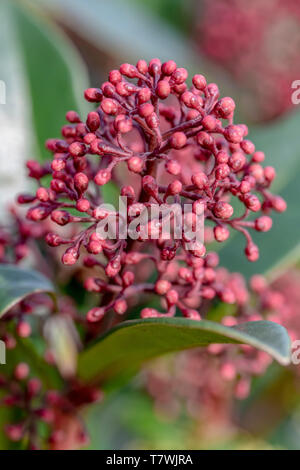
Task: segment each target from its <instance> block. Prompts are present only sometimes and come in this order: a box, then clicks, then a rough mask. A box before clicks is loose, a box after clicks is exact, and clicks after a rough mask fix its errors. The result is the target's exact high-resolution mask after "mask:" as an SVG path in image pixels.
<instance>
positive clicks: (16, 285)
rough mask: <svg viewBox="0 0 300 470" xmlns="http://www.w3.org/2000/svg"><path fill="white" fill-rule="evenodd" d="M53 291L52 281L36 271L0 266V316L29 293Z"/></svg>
mask: <svg viewBox="0 0 300 470" xmlns="http://www.w3.org/2000/svg"><path fill="white" fill-rule="evenodd" d="M39 292H47V293H53V292H54V287H53V285H52V283H51V282H50V281H49V279H47V278H46V277H45V276H43V275H42V274H41V273H39V272H37V271H31V270H29V269H23V268H17V267H15V266H11V265H1V266H0V317H2V316H3V315H4V314H5V313H6V312H7V311H8V310H9V309H11V308H12V307H13V306H14V305H16V304H17V303H18V302H20V301H21V300H22V299H24V298H25V297H26V296H28V295H30V294H36V293H39Z"/></svg>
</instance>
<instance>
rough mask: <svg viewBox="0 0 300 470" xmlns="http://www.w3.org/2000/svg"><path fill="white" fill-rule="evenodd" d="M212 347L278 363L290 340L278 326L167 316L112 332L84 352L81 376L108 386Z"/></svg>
mask: <svg viewBox="0 0 300 470" xmlns="http://www.w3.org/2000/svg"><path fill="white" fill-rule="evenodd" d="M211 343H243V344H249V345H251V346H254V347H256V348H258V349H260V350H262V351H266V352H267V353H269V354H270V355H271V356H272V357H273V358H275V359H276V360H277V361H278V362H279V363H280V364H283V365H286V364H288V363H289V356H290V340H289V337H288V334H287V332H286V330H285V329H284V328H283V327H282V326H280V325H278V324H276V323H272V322H269V321H258V322H247V323H244V324H241V325H238V326H236V327H230V328H229V327H226V326H223V325H221V324H220V323H216V322H211V321H199V322H196V321H193V320H186V319H183V318H165V319H147V320H133V321H127V322H124V323H123V324H121V325H120V326H118V327H116V328H114V329H113V330H111V331H110V332H109V333H108V334H107V335H106V336H104V337H103V338H100V339H99V340H97V341H96V342H95V343H94V344H93V345H92V346H91V347H90V348H88V349H87V350H85V351H84V352H82V353H81V355H80V356H79V369H78V373H79V377H80V378H81V379H82V380H84V381H87V382H90V381H95V380H102V381H104V382H107V381H109V380H112V379H116V378H118V376H122V375H126V374H127V373H132V372H135V371H136V370H137V369H138V368H139V367H140V366H141V365H142V364H143V363H144V362H145V361H147V360H150V359H152V358H154V357H158V356H160V355H163V354H166V353H170V352H175V351H180V350H183V349H190V348H194V347H199V346H207V345H209V344H211Z"/></svg>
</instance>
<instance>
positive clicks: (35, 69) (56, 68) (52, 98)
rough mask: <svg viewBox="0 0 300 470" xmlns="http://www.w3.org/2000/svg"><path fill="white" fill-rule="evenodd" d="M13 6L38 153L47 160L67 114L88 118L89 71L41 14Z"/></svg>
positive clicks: (11, 5) (24, 6) (13, 4)
mask: <svg viewBox="0 0 300 470" xmlns="http://www.w3.org/2000/svg"><path fill="white" fill-rule="evenodd" d="M9 3H10V7H11V9H12V16H13V19H14V23H15V29H16V34H17V35H18V38H19V48H20V51H21V54H22V56H23V62H24V67H25V73H26V76H27V81H28V87H29V92H30V95H31V102H32V119H33V128H34V129H33V130H34V132H35V135H36V144H37V151H38V155H39V156H40V158H44V157H47V152H46V150H45V141H46V139H48V138H50V137H59V136H60V129H61V127H62V125H63V124H65V114H66V112H67V111H68V110H70V109H74V110H75V111H78V112H81V113H82V114H83V115H84V114H85V113H86V112H87V110H88V107H87V106H86V105H85V101H84V99H83V91H84V89H85V88H87V87H88V79H87V75H86V70H85V67H84V65H83V62H82V61H81V59H80V58H79V56H78V54H77V52H76V50H75V49H74V48H73V46H72V44H71V43H70V42H69V41H68V40H67V38H66V37H65V36H64V35H63V33H62V32H61V31H60V30H59V29H58V28H57V27H54V26H53V25H52V24H51V23H50V22H49V21H47V20H46V19H45V18H44V17H42V16H41V15H40V14H39V11H38V10H36V9H33V8H27V6H26V5H27V2H26V3H24V2H22V4H21V3H20V2H15V1H14V2H11V1H10V2H9ZM38 155H36V156H38Z"/></svg>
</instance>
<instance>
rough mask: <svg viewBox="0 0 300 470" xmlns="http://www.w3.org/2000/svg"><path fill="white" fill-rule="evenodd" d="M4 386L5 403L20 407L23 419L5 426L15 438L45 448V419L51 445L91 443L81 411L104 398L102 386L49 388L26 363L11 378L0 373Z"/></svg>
mask: <svg viewBox="0 0 300 470" xmlns="http://www.w3.org/2000/svg"><path fill="white" fill-rule="evenodd" d="M0 389H1V392H2V398H1V403H2V406H5V407H9V408H14V409H18V410H19V415H20V416H21V419H20V421H18V422H16V423H13V424H8V425H7V426H6V428H5V432H6V435H7V437H8V438H9V439H10V440H11V441H14V442H19V441H21V440H22V441H23V442H24V445H26V446H27V447H28V448H29V449H32V450H35V449H39V448H43V442H42V441H41V439H40V429H39V423H40V422H43V423H45V424H46V425H47V427H48V436H49V437H48V441H49V442H48V444H49V445H50V447H51V448H52V449H68V448H78V447H81V446H83V445H86V444H87V434H86V431H85V430H84V426H83V424H82V422H81V420H80V418H79V417H78V410H79V409H80V408H81V407H82V406H84V405H87V404H89V403H94V402H96V401H99V400H100V399H101V398H102V394H101V392H100V391H99V390H98V389H95V388H93V387H82V386H78V385H76V384H73V386H71V387H70V389H69V390H68V391H63V392H61V391H58V390H47V391H45V390H44V386H43V384H42V382H41V381H40V380H39V379H38V378H36V377H33V376H32V374H31V372H30V368H29V366H28V364H27V363H25V362H21V363H18V364H17V365H16V366H15V369H14V371H13V375H12V376H11V377H6V376H4V375H1V376H0ZM70 420H71V424H72V433H71V432H70V429H69V427H70Z"/></svg>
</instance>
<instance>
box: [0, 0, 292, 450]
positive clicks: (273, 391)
mask: <svg viewBox="0 0 300 470" xmlns="http://www.w3.org/2000/svg"><path fill="white" fill-rule="evenodd" d="M209 3H211V4H212V3H215V2H207V1H199V0H198V1H197V0H109V1H108V0H63V1H61V0H24V1H22V0H2V1H1V3H0V26H1V27H0V80H2V81H3V82H4V83H5V85H6V104H5V105H0V133H1V146H0V183H1V184H0V208H1V211H0V214H1V215H2V216H3V217H4V215H3V214H4V211H5V206H6V204H7V203H8V201H11V200H12V199H13V197H14V195H15V194H16V193H17V192H20V190H21V189H24V188H26V187H27V184H28V183H27V182H26V178H25V173H24V172H23V167H24V162H25V160H26V159H28V158H30V159H32V158H36V159H39V160H42V159H44V158H46V157H47V155H46V151H45V148H44V142H45V140H46V139H47V138H49V137H57V136H58V135H59V134H60V127H61V126H62V124H63V123H64V116H65V113H66V111H67V110H69V109H74V110H77V111H79V112H80V113H85V112H86V111H87V110H88V109H89V107H88V105H87V104H86V103H85V102H84V99H83V90H84V89H85V88H87V87H89V86H96V87H97V86H99V85H100V84H101V83H102V82H103V81H105V80H106V78H107V74H108V71H109V70H110V69H112V68H117V67H118V65H119V64H121V63H123V62H132V63H135V62H136V61H137V60H138V59H140V58H144V59H146V60H148V59H151V58H153V57H159V58H160V59H161V60H167V59H173V60H175V61H176V62H177V64H178V65H180V66H182V67H186V68H187V69H188V70H189V72H190V76H191V75H192V74H193V73H196V72H197V73H203V74H204V75H206V76H207V77H208V79H209V80H210V81H213V82H217V83H218V85H219V86H220V88H221V92H222V95H223V96H226V95H229V96H232V97H233V98H234V99H235V100H236V102H237V103H238V119H239V120H240V121H241V122H245V123H247V124H248V125H249V127H250V135H251V139H252V140H253V141H254V142H255V144H256V145H257V147H258V148H260V149H263V150H264V151H265V152H266V154H267V159H268V160H267V162H268V164H269V165H274V166H275V168H276V171H277V174H278V177H277V180H276V183H275V185H274V191H277V192H279V193H280V194H281V195H282V196H283V197H284V198H285V199H286V200H287V202H288V207H289V210H288V211H287V213H286V214H284V215H280V221H279V220H278V219H279V218H277V217H275V221H274V229H273V230H272V231H271V232H270V234H264V237H262V238H261V240H259V245H260V249H261V252H262V253H263V256H262V257H261V260H260V261H259V262H258V263H256V264H255V266H253V264H249V263H247V261H244V260H243V259H241V257H240V256H236V255H235V252H236V251H238V252H239V253H240V252H241V250H242V248H241V247H239V248H237V246H238V245H239V244H240V243H243V242H242V241H241V240H240V239H237V240H235V241H234V243H231V244H228V245H227V246H225V248H224V249H222V251H221V253H220V256H221V263H223V264H224V265H225V266H226V267H227V268H229V269H230V270H232V271H235V270H237V271H240V272H243V273H244V274H245V275H246V276H250V275H252V274H253V273H255V272H263V273H267V274H268V275H269V276H270V277H271V278H275V277H276V276H278V274H279V273H281V272H282V271H284V270H285V269H286V268H287V267H289V266H292V265H295V264H297V262H298V260H299V257H300V249H299V227H300V224H299V204H298V195H299V175H300V132H299V129H300V105H298V106H296V105H292V104H291V102H290V97H291V93H292V89H291V83H292V81H293V80H297V79H300V60H299V59H300V57H299V54H300V14H299V12H298V10H300V6H299V8H298V9H295V11H294V10H293V8H296V7H295V5H296V4H297V0H296V1H295V2H293V1H291V0H290V1H289V2H286V5H287V7H286V8H287V10H286V11H285V10H284V9H283V2H279V1H278V2H276V1H275V0H259V1H257V0H255V1H253V3H251V6H249V5H248V3H249V2H245V1H244V0H228V1H226V0H223V4H224V5H225V7H227V10H226V8H225V11H224V8H223V7H224V5H223V7H222V2H220V1H219V0H218V1H217V2H216V4H215V10H212V11H208V10H207V9H209ZM220 3H221V6H220ZM270 3H272V4H273V10H274V9H275V10H274V11H275V13H276V15H275V14H274V15H275V16H274V18H273V19H272V22H271V23H272V25H273V23H274V21H275V19H276V18H277V20H278V22H279V19H280V24H279V23H278V27H277V29H276V28H274V27H273V26H272V28H273V29H272V31H271V32H270V31H269V30H268V31H267V32H268V34H266V35H265V36H264V35H262V34H260V35H258V33H257V31H256V29H253V28H252V26H251V25H252V24H257V23H258V22H259V27H260V28H263V27H264V28H265V30H267V28H268V27H269V26H268V23H266V24H265V23H263V24H260V21H259V18H261V16H262V15H263V14H264V13H265V10H264V9H261V8H262V6H266V8H267V6H268V5H270ZM277 3H278V5H277ZM298 3H299V2H298ZM217 4H218V5H217ZM247 5H248V7H247ZM255 8H256V10H255ZM282 9H283V10H282ZM282 11H285V12H286V18H287V19H290V18H293V21H296V19H297V15H298V14H299V22H298V28H297V26H296V28H291V27H290V26H289V25H290V23H289V22H288V21H286V23H284V22H283V26H282V21H281V20H282V18H283V16H282V14H283V13H282ZM247 14H250V20H249V21H248V20H247ZM226 15H227V16H226ZM228 15H229V16H228ZM243 15H244V16H243ZM245 15H246V16H245ZM255 15H256V16H255ZM285 24H287V26H285V27H284V25H285ZM224 25H225V26H226V27H225V26H224ZM222 34H223V35H224V36H222ZM253 35H254V36H255V37H256V38H257V36H259V40H260V41H261V45H260V48H261V49H257V43H256V42H254V43H253V44H252V43H251V41H252V39H253ZM270 37H271V38H272V40H270ZM228 41H229V44H231V46H230V47H232V50H231V53H230V60H227V59H226V57H227V54H226V53H227V52H228V50H227V49H226V48H225V52H226V53H225V58H224V53H223V56H222V54H221V52H222V44H223V45H226V44H228ZM235 41H236V43H237V44H236V46H237V47H235ZM264 41H266V43H265V42H264ZM272 43H273V44H274V46H273V47H274V49H276V51H277V52H278V45H279V46H282V50H283V52H282V56H279V57H278V58H277V59H276V60H277V62H278V63H279V64H280V73H279V72H278V71H277V69H276V70H275V69H274V66H273V62H274V60H275V59H274V54H275V52H274V51H273V50H272V47H271V46H272ZM249 44H252V46H251V47H250V46H249ZM214 47H215V49H214ZM224 47H225V46H224ZM226 47H228V46H226ZM217 48H219V49H217ZM253 48H254V49H255V50H254V52H256V53H255V54H254V53H253V50H252V49H253ZM212 50H213V53H212ZM215 50H218V51H221V52H220V53H219V54H217V53H214V51H215ZM261 51H264V54H263V53H262V52H261ZM268 54H269V55H268ZM245 57H246V58H247V60H244V58H245ZM253 57H254V58H253ZM276 57H277V56H276V54H275V58H276ZM288 57H292V58H294V57H298V69H299V74H298V75H297V73H298V72H297V71H298V69H297V68H296V67H294V65H291V64H294V62H295V60H294V59H290V61H289V60H287V58H288ZM283 59H286V60H283ZM255 60H256V61H257V62H255ZM268 61H269V62H268ZM232 62H233V63H232ZM277 62H276V63H277ZM271 65H272V67H271ZM247 67H248V69H247ZM253 70H256V71H257V72H259V73H258V74H257V76H256V75H255V74H253ZM270 76H271V78H272V80H270ZM245 77H246V78H245ZM275 77H277V78H276V80H277V81H276V80H275ZM282 77H283V78H282ZM264 80H265V81H264ZM256 81H257V83H258V84H259V86H258V87H255V86H253V85H254V84H255V83H256ZM264 91H266V92H265V93H263V92H264ZM279 95H280V96H281V95H283V96H284V98H282V100H283V99H285V100H286V101H284V102H283V101H282V100H279V99H277V98H278V97H279ZM279 101H280V103H279ZM270 103H271V104H272V107H271V109H270V106H269V104H270ZM278 103H279V104H278ZM282 103H283V104H282ZM273 105H274V106H273ZM277 220H278V223H277ZM299 315H300V312H299ZM153 367H154V368H156V367H159V365H157V366H156V365H154V366H153ZM299 389H300V386H299V379H298V376H297V374H295V372H294V371H293V370H290V369H288V370H283V369H282V368H280V367H279V366H277V365H272V366H271V367H270V368H269V369H268V372H267V374H266V375H265V376H263V377H261V378H259V379H256V381H255V382H254V384H253V386H252V390H251V395H250V397H249V398H248V399H247V400H245V401H244V402H233V403H232V402H230V409H229V410H228V417H227V420H226V423H222V426H223V427H222V428H221V429H222V432H220V429H219V426H220V422H219V421H218V419H215V420H212V422H211V423H210V425H209V426H208V425H207V423H206V422H203V420H204V418H203V416H205V415H203V414H202V418H201V413H200V414H199V416H200V418H197V419H193V417H192V416H191V414H190V413H188V412H187V410H186V409H185V407H184V406H183V407H182V408H181V409H180V411H179V412H178V413H176V416H175V415H172V416H170V414H169V413H168V412H164V410H161V409H158V408H157V407H156V406H155V404H154V403H153V401H152V399H151V397H150V395H149V394H148V393H147V392H146V387H145V377H144V373H142V374H141V375H140V376H139V377H137V378H135V379H134V380H133V382H132V383H131V384H129V385H127V386H126V387H124V388H123V389H122V390H121V391H118V392H115V393H112V394H111V395H110V397H109V398H108V399H107V401H105V402H104V404H102V405H96V406H93V407H92V408H90V409H88V410H87V411H86V413H85V414H84V416H83V418H84V420H85V422H86V426H87V428H88V429H89V431H90V434H91V444H90V448H93V449H122V448H137V447H139V448H144V449H163V448H165V449H166V448H167V449H184V448H186V449H198V448H225V449H226V448H237V449H238V448H288V449H300V440H299V436H300V395H299ZM274 396H276V401H274V399H273V398H272V397H274ZM199 407H201V403H199ZM262 417H263V418H262ZM262 420H263V424H262ZM208 428H209V431H208Z"/></svg>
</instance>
